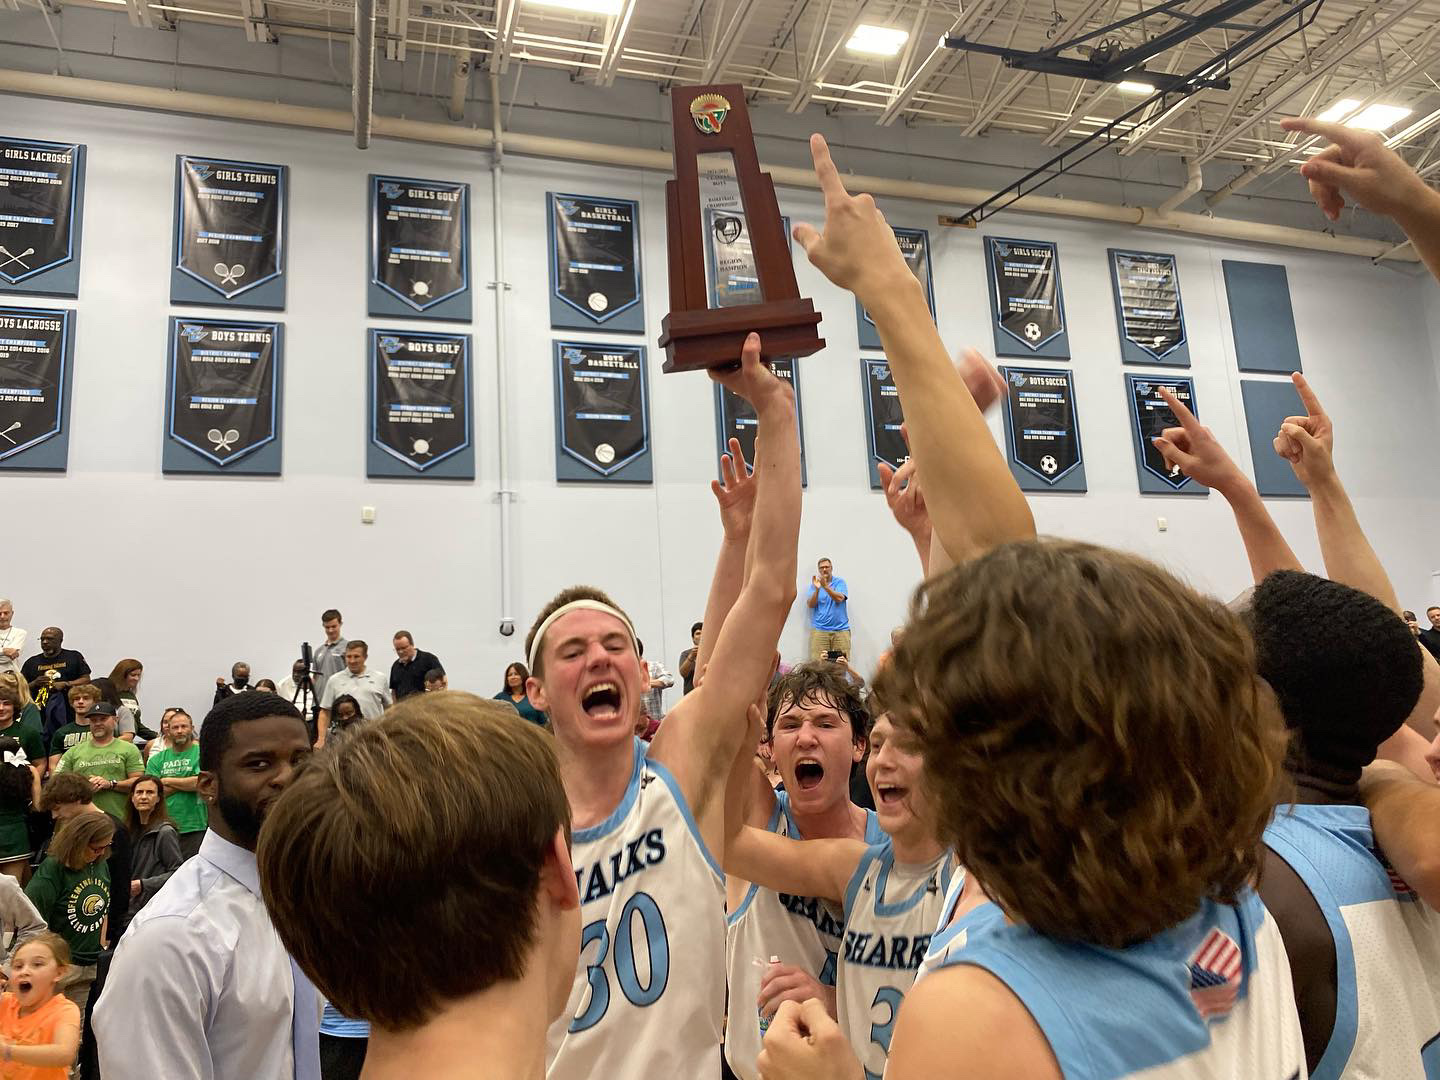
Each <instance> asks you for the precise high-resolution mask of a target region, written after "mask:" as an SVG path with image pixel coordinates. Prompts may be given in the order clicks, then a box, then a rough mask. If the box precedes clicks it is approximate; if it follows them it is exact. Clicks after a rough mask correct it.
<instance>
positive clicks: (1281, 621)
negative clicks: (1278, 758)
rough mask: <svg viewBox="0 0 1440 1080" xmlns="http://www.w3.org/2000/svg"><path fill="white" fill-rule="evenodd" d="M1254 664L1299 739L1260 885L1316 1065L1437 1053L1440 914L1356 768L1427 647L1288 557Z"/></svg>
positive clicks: (1353, 593) (1405, 708)
mask: <svg viewBox="0 0 1440 1080" xmlns="http://www.w3.org/2000/svg"><path fill="white" fill-rule="evenodd" d="M1247 618H1248V621H1249V623H1250V626H1251V630H1252V632H1253V633H1254V635H1255V641H1256V650H1257V656H1258V660H1259V671H1260V674H1261V676H1262V677H1263V678H1264V679H1265V681H1266V682H1268V683H1269V684H1270V686H1271V687H1272V688H1273V689H1274V691H1275V695H1276V697H1277V698H1278V700H1279V702H1280V707H1281V710H1282V711H1283V713H1284V715H1285V720H1286V723H1287V724H1288V725H1289V726H1290V727H1291V729H1292V730H1293V731H1294V732H1295V733H1296V736H1297V743H1296V746H1295V748H1294V749H1293V750H1292V752H1291V754H1290V756H1289V758H1288V759H1287V770H1288V771H1289V772H1290V774H1291V776H1292V777H1293V779H1294V781H1295V792H1296V794H1295V804H1294V805H1282V806H1280V807H1279V808H1277V810H1276V813H1275V819H1274V821H1272V822H1271V824H1270V827H1269V828H1268V829H1267V830H1266V831H1265V843H1266V862H1265V873H1264V875H1263V876H1262V878H1261V883H1260V894H1261V896H1263V897H1264V899H1265V906H1266V907H1267V908H1269V910H1270V911H1271V913H1272V914H1273V915H1274V916H1275V921H1276V923H1277V924H1278V925H1279V927H1280V932H1281V934H1282V935H1283V936H1284V938H1285V947H1286V950H1287V952H1288V954H1289V958H1290V968H1291V971H1292V973H1293V976H1294V979H1295V1000H1296V1002H1297V1003H1298V1004H1299V1007H1300V1024H1301V1028H1302V1030H1303V1031H1304V1033H1305V1049H1306V1057H1307V1058H1308V1061H1309V1067H1310V1075H1311V1076H1312V1077H1318V1078H1320V1080H1336V1078H1338V1077H1341V1076H1355V1077H1371V1076H1373V1077H1385V1078H1386V1080H1392V1078H1393V1080H1406V1078H1413V1080H1425V1078H1426V1077H1429V1076H1434V1075H1436V1070H1437V1069H1440V1042H1437V1041H1436V1035H1437V1033H1440V915H1437V914H1436V913H1435V912H1434V911H1433V910H1431V909H1430V908H1429V907H1428V906H1427V905H1425V904H1422V903H1420V902H1419V898H1418V897H1417V896H1416V895H1415V893H1414V892H1413V891H1412V890H1411V889H1410V887H1409V886H1408V885H1407V884H1406V883H1405V882H1404V881H1403V880H1402V879H1401V878H1400V877H1399V876H1398V875H1396V874H1395V873H1394V872H1393V871H1392V870H1391V868H1390V866H1389V864H1388V863H1387V862H1386V861H1385V859H1384V857H1383V855H1382V854H1381V853H1380V852H1379V851H1378V850H1377V846H1376V839H1375V836H1374V834H1373V832H1372V829H1371V821H1370V812H1369V811H1368V810H1366V808H1365V807H1364V806H1363V805H1362V804H1361V800H1360V795H1359V789H1358V784H1359V780H1360V771H1361V769H1362V768H1363V767H1364V766H1366V765H1368V764H1369V763H1370V762H1371V760H1372V759H1373V758H1374V756H1375V749H1376V747H1377V746H1379V744H1380V743H1381V742H1383V741H1384V740H1385V739H1387V738H1388V737H1389V736H1391V735H1392V734H1394V732H1395V731H1396V730H1398V729H1399V728H1400V726H1401V725H1402V724H1404V722H1405V717H1406V716H1407V715H1408V714H1409V712H1410V710H1411V709H1412V708H1413V706H1414V704H1415V700H1416V699H1417V698H1418V697H1419V694H1420V688H1421V673H1420V650H1419V649H1417V648H1416V647H1415V638H1414V636H1413V635H1412V634H1411V633H1410V630H1409V628H1408V627H1406V625H1405V623H1404V622H1403V621H1402V620H1401V619H1400V617H1399V616H1398V615H1397V614H1396V613H1395V612H1393V611H1390V610H1389V609H1387V608H1386V607H1385V605H1384V604H1382V603H1381V602H1380V601H1378V600H1376V599H1375V598H1374V597H1371V596H1367V595H1365V594H1364V593H1362V592H1360V591H1359V590H1356V589H1352V588H1350V587H1349V586H1346V585H1341V584H1338V583H1336V582H1333V581H1326V580H1325V579H1324V578H1318V577H1314V576H1312V575H1310V574H1302V573H1299V572H1296V571H1293V570H1287V571H1281V572H1279V573H1276V574H1272V575H1270V576H1269V577H1268V578H1266V579H1265V580H1264V581H1263V582H1261V584H1260V585H1259V586H1258V587H1257V588H1256V590H1255V594H1254V597H1253V598H1252V600H1251V604H1250V607H1249V610H1248V612H1247Z"/></svg>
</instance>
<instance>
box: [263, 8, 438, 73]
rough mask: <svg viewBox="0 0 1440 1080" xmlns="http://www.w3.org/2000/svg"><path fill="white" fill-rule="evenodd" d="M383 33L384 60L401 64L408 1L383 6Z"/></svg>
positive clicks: (405, 35)
mask: <svg viewBox="0 0 1440 1080" xmlns="http://www.w3.org/2000/svg"><path fill="white" fill-rule="evenodd" d="M255 2H261V0H255ZM385 31H386V34H387V35H388V36H387V37H386V38H385V59H386V60H399V61H402V62H403V61H404V59H405V39H406V38H407V37H409V36H410V0H389V3H387V4H386V5H385ZM422 55H423V54H422Z"/></svg>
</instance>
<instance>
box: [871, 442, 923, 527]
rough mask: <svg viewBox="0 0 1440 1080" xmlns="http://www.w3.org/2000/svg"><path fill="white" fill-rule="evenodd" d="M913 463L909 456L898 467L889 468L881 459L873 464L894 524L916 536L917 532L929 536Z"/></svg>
mask: <svg viewBox="0 0 1440 1080" xmlns="http://www.w3.org/2000/svg"><path fill="white" fill-rule="evenodd" d="M915 466H916V462H915V459H914V458H913V457H912V458H911V459H910V460H909V461H907V462H905V464H904V465H901V466H900V468H898V469H894V468H891V467H890V466H889V465H888V464H886V463H885V462H883V461H882V462H880V463H878V464H877V465H876V466H875V471H876V472H878V473H879V474H880V482H881V483H882V484H884V485H885V502H886V505H888V506H889V507H890V513H891V514H893V515H894V517H895V523H896V524H897V525H899V526H900V527H901V528H902V529H904V530H905V531H906V532H908V533H909V534H910V535H911V536H914V537H916V538H917V539H919V537H920V536H921V534H924V536H925V537H927V538H928V537H929V536H930V531H931V525H930V511H929V510H928V509H926V507H925V495H924V493H923V492H922V491H921V490H920V477H919V476H917V475H916V473H915Z"/></svg>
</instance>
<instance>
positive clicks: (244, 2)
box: [127, 0, 275, 45]
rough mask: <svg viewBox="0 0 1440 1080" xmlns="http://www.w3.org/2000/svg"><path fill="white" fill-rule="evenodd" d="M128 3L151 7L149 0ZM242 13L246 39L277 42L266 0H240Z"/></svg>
mask: <svg viewBox="0 0 1440 1080" xmlns="http://www.w3.org/2000/svg"><path fill="white" fill-rule="evenodd" d="M127 3H129V4H131V5H138V6H139V7H141V8H145V9H146V10H148V9H149V3H148V0H127ZM240 13H241V14H242V15H244V16H245V40H246V41H255V42H261V43H263V44H266V45H273V44H274V43H275V31H273V30H272V29H270V27H269V25H268V20H269V17H270V13H269V12H268V11H266V10H265V0H240ZM130 21H131V23H134V22H135V20H134V18H131V20H130ZM140 25H147V24H144V23H142V24H140Z"/></svg>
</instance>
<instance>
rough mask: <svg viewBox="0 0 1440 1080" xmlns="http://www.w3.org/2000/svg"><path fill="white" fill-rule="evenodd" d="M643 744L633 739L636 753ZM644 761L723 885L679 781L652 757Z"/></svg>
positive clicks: (712, 856) (718, 869)
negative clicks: (673, 804) (667, 793)
mask: <svg viewBox="0 0 1440 1080" xmlns="http://www.w3.org/2000/svg"><path fill="white" fill-rule="evenodd" d="M643 745H644V744H643V743H641V742H640V740H639V739H636V740H635V746H636V752H637V753H639V752H640V749H639V748H640V747H642V746H643ZM645 763H646V764H647V765H648V766H649V768H650V771H651V772H653V773H654V774H655V775H656V776H658V777H659V778H660V779H661V780H663V781H665V786H666V787H668V788H669V789H670V797H671V798H673V799H674V800H675V805H676V806H677V807H678V808H679V810H680V816H681V817H683V818H684V819H685V824H686V825H687V826H688V827H689V829H690V835H691V836H693V837H694V838H695V846H696V847H698V848H699V849H700V854H701V855H704V856H705V861H706V862H707V863H709V864H710V869H711V870H713V871H714V872H715V877H716V878H718V879H719V881H720V883H721V884H722V885H723V884H724V883H725V871H724V869H723V868H722V867H721V866H720V863H719V862H717V861H716V859H715V856H714V855H712V854H710V849H709V848H708V847H707V846H706V845H705V838H704V837H703V836H701V835H700V826H699V825H697V824H695V815H694V814H692V813H691V812H690V804H689V803H688V802H686V801H685V793H684V792H683V791H681V790H680V784H679V782H678V781H677V780H676V779H675V777H673V776H671V775H670V770H669V769H667V768H665V766H664V765H661V764H660V763H659V762H658V761H655V760H654V759H653V758H652V759H648V760H646V762H645Z"/></svg>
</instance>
